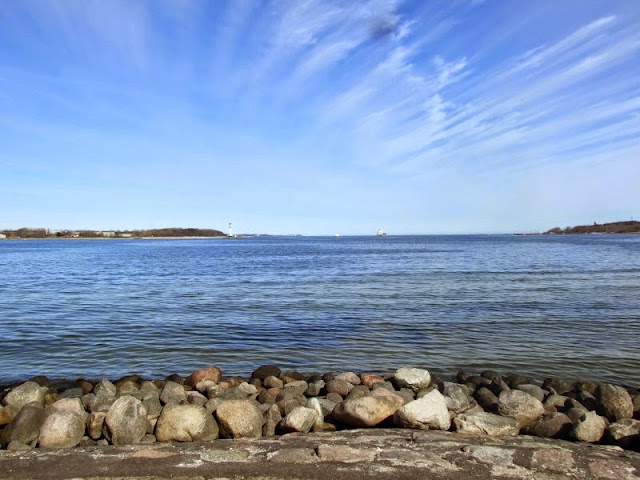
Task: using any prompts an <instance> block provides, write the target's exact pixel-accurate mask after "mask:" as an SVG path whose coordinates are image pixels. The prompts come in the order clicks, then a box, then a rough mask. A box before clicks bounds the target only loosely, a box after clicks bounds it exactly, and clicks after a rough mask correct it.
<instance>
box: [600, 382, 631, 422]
mask: <svg viewBox="0 0 640 480" xmlns="http://www.w3.org/2000/svg"><path fill="white" fill-rule="evenodd" d="M595 396H596V402H597V412H598V414H600V415H602V416H603V417H607V418H608V419H609V421H611V422H616V421H618V420H624V419H625V418H631V417H633V400H632V399H631V395H629V393H628V392H627V391H626V390H625V389H624V388H622V387H621V386H619V385H610V384H608V383H603V384H600V385H598V388H597V389H596V395H595Z"/></svg>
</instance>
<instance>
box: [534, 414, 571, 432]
mask: <svg viewBox="0 0 640 480" xmlns="http://www.w3.org/2000/svg"><path fill="white" fill-rule="evenodd" d="M572 427H573V422H572V421H571V419H570V418H569V417H568V416H567V415H565V414H564V413H559V412H554V413H549V414H545V415H543V416H542V417H540V418H538V419H537V420H536V421H534V422H533V423H532V424H531V425H529V426H528V427H527V428H526V429H525V430H524V432H523V433H525V434H526V435H533V436H536V437H544V438H566V437H567V435H568V434H569V431H570V430H571V428H572Z"/></svg>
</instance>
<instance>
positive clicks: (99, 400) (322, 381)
mask: <svg viewBox="0 0 640 480" xmlns="http://www.w3.org/2000/svg"><path fill="white" fill-rule="evenodd" d="M452 380H453V379H452ZM0 400H1V403H2V406H0V447H1V448H2V449H6V450H11V451H22V450H30V449H33V448H36V447H38V448H71V447H91V446H96V445H102V446H107V445H116V446H123V445H134V444H154V443H156V442H192V441H210V440H216V439H218V438H223V439H238V438H258V437H262V436H265V437H270V436H274V435H284V434H290V433H294V434H295V433H309V432H316V433H318V432H334V431H342V430H350V429H362V428H373V427H375V428H402V429H410V431H411V430H414V431H415V430H438V431H451V432H458V433H460V434H465V435H489V436H491V437H494V438H499V437H505V438H506V437H507V436H514V435H519V434H520V435H531V436H536V437H544V438H549V439H562V440H571V441H574V442H583V443H599V444H605V445H616V446H618V447H621V448H623V449H625V450H635V451H640V388H638V387H633V388H632V387H623V386H620V385H612V384H606V383H593V382H573V383H572V382H568V381H566V380H563V379H560V378H548V379H545V380H544V381H543V382H536V381H535V380H533V379H531V378H528V377H525V376H520V375H509V376H502V375H500V374H499V373H497V372H494V371H484V372H481V373H480V374H479V375H472V374H469V373H466V372H459V373H458V374H457V376H456V378H455V379H454V381H443V380H442V379H440V378H438V377H437V376H436V375H432V374H430V373H429V371H428V370H425V369H420V368H401V369H399V370H397V371H396V372H395V373H393V374H392V375H379V374H376V373H360V374H356V373H354V372H342V373H336V374H334V373H325V374H323V375H304V374H302V373H299V372H295V371H289V372H282V371H281V370H280V368H278V367H277V366H273V365H264V366H261V367H259V368H258V369H256V370H255V371H254V372H253V373H252V374H251V377H250V378H242V377H223V376H222V371H221V370H220V369H219V368H218V367H206V368H203V369H200V370H198V371H196V372H193V373H192V374H191V375H190V376H189V377H187V378H183V377H181V376H179V375H171V376H169V377H168V378H166V379H164V380H155V381H151V380H145V379H142V378H140V377H139V376H135V375H133V376H127V377H124V378H121V379H119V380H117V381H115V382H111V381H109V380H107V379H102V380H100V381H98V382H91V381H88V380H84V379H79V380H76V381H74V382H62V383H56V384H54V383H52V382H50V381H49V380H48V379H47V378H45V377H35V378H33V379H31V380H29V381H27V382H25V383H22V384H20V385H16V386H13V387H8V388H6V389H4V390H3V391H2V392H0Z"/></svg>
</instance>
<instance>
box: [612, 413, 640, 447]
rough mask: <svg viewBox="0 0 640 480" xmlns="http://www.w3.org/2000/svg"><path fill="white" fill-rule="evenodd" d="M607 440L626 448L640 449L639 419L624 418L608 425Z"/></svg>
mask: <svg viewBox="0 0 640 480" xmlns="http://www.w3.org/2000/svg"><path fill="white" fill-rule="evenodd" d="M607 437H608V438H609V441H611V442H612V443H615V444H616V445H618V446H619V447H622V448H624V449H626V450H636V451H640V420H634V419H631V418H625V419H624V420H618V421H617V422H614V423H612V424H611V425H609V430H608V432H607Z"/></svg>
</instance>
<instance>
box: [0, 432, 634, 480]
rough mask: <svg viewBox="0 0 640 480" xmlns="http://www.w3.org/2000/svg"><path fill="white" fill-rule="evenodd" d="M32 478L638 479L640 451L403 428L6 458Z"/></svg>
mask: <svg viewBox="0 0 640 480" xmlns="http://www.w3.org/2000/svg"><path fill="white" fill-rule="evenodd" d="M0 477H1V478H2V479H3V480H24V479H34V480H39V479H48V480H49V479H50V480H63V479H90V480H106V479H112V480H114V479H130V480H134V479H135V480H137V479H140V480H142V479H144V480H161V479H169V478H171V479H183V480H206V479H220V480H222V479H238V480H240V479H253V480H258V479H260V480H277V479H326V478H330V479H332V480H341V479H356V480H357V479H359V478H373V477H375V478H376V479H382V480H385V479H389V480H391V479H393V480H398V479H442V480H446V479H455V480H460V479H490V478H496V479H504V480H511V479H531V480H551V479H576V480H590V479H615V480H626V479H637V478H640V453H636V452H630V451H624V450H622V449H620V448H618V447H607V446H592V445H585V444H578V443H571V442H566V441H562V440H547V439H540V438H534V437H528V436H523V435H519V436H506V437H500V438H496V437H489V436H472V435H465V434H460V433H450V432H439V431H408V430H397V429H370V430H365V429H361V430H348V431H342V432H336V433H315V434H307V435H301V434H291V435H285V436H282V437H269V438H261V439H248V438H243V439H236V440H215V441H211V442H193V443H182V444H179V443H156V444H147V445H135V446H106V447H90V448H74V449H59V450H47V449H39V450H30V451H15V452H12V451H6V450H3V451H0Z"/></svg>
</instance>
